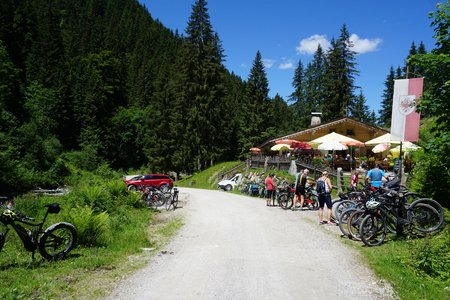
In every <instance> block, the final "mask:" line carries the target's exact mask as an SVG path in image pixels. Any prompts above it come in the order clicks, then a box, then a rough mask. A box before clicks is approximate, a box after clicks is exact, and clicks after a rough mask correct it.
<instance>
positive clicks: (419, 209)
mask: <svg viewBox="0 0 450 300" xmlns="http://www.w3.org/2000/svg"><path fill="white" fill-rule="evenodd" d="M390 193H396V192H395V191H391V192H390ZM400 199H401V198H400ZM437 205H439V203H437V202H436V201H435V200H433V199H428V198H420V199H418V200H416V201H414V202H413V203H411V204H409V203H405V202H401V201H395V202H392V201H383V200H382V198H378V200H370V201H368V202H367V203H366V208H367V214H366V215H365V216H364V218H363V219H362V220H361V222H360V226H359V235H360V238H361V240H362V241H363V242H364V244H365V245H367V246H378V245H380V244H382V243H383V242H384V240H385V238H386V236H387V234H388V232H390V231H394V228H395V231H396V232H397V234H402V233H403V230H405V229H406V230H408V231H410V232H413V233H416V234H417V233H418V234H430V233H433V232H436V231H437V230H439V228H440V227H441V226H442V224H443V223H444V216H443V213H442V210H440V209H436V207H435V206H437Z"/></svg>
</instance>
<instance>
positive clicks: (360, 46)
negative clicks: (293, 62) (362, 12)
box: [295, 33, 382, 54]
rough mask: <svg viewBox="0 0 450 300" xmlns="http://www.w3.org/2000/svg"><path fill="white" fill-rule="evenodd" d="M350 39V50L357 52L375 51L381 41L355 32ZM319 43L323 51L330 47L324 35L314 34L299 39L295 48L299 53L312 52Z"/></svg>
mask: <svg viewBox="0 0 450 300" xmlns="http://www.w3.org/2000/svg"><path fill="white" fill-rule="evenodd" d="M350 41H351V42H352V43H353V47H352V50H353V51H355V52H356V53H358V54H362V53H367V52H373V51H376V50H378V45H380V44H381V42H382V40H381V39H379V38H374V39H362V38H360V37H359V36H358V35H357V34H355V33H353V34H352V35H351V36H350ZM319 44H320V45H321V46H322V49H323V50H324V51H327V50H328V49H329V48H330V42H329V41H328V39H327V37H326V36H325V35H319V34H315V35H312V36H310V37H309V38H306V39H303V40H301V41H300V43H299V45H298V47H296V48H295V49H296V50H297V53H299V54H314V53H315V52H316V50H317V46H318V45H319Z"/></svg>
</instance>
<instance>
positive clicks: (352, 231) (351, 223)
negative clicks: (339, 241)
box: [347, 209, 366, 241]
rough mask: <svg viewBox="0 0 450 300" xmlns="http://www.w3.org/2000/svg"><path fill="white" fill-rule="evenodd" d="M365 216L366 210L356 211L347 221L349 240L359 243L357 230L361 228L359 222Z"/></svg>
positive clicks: (359, 237) (359, 238)
mask: <svg viewBox="0 0 450 300" xmlns="http://www.w3.org/2000/svg"><path fill="white" fill-rule="evenodd" d="M365 216H366V210H364V209H357V210H355V211H354V212H353V213H352V214H351V215H350V216H349V217H348V219H347V228H348V234H349V238H351V239H353V240H355V241H360V240H361V236H360V234H359V228H360V227H361V222H362V220H363V219H364V217H365Z"/></svg>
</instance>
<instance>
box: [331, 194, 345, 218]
mask: <svg viewBox="0 0 450 300" xmlns="http://www.w3.org/2000/svg"><path fill="white" fill-rule="evenodd" d="M342 201H344V200H342V199H341V198H336V199H332V200H331V204H332V206H331V216H332V217H333V219H335V220H338V219H337V218H336V207H337V206H338V205H339V203H341V202H342Z"/></svg>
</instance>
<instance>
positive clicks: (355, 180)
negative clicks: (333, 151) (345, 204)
mask: <svg viewBox="0 0 450 300" xmlns="http://www.w3.org/2000/svg"><path fill="white" fill-rule="evenodd" d="M358 175H359V172H358V171H357V170H353V172H352V178H351V180H350V190H352V191H354V192H355V191H356V190H357V189H358Z"/></svg>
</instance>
